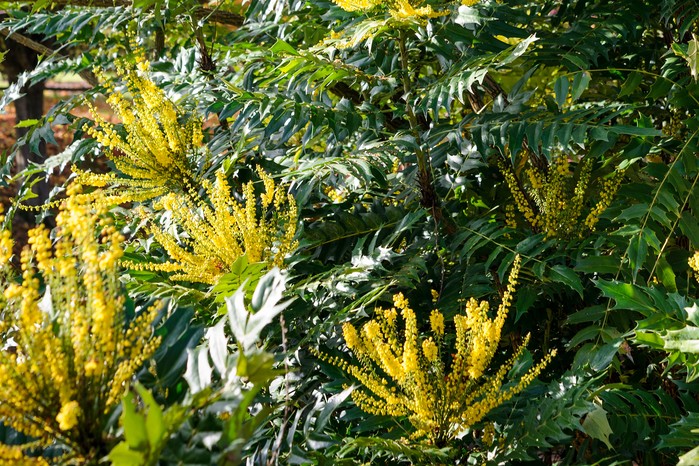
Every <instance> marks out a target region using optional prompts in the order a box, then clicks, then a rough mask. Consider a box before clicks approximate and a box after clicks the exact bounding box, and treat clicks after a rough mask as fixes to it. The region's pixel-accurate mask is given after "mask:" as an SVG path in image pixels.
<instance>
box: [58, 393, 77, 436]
mask: <svg viewBox="0 0 699 466" xmlns="http://www.w3.org/2000/svg"><path fill="white" fill-rule="evenodd" d="M78 417H80V405H79V404H78V402H77V401H75V400H73V401H69V402H68V403H66V404H64V405H63V406H62V407H61V410H60V411H59V412H58V415H56V421H58V428H59V429H61V430H70V429H72V428H73V427H75V426H76V425H78Z"/></svg>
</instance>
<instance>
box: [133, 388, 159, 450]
mask: <svg viewBox="0 0 699 466" xmlns="http://www.w3.org/2000/svg"><path fill="white" fill-rule="evenodd" d="M134 387H135V388H136V391H137V392H138V394H139V396H140V397H141V400H143V404H144V405H145V410H146V433H147V434H148V444H149V445H150V447H151V449H152V448H153V447H154V446H157V445H160V443H161V442H162V440H163V436H164V435H165V433H166V428H165V424H164V422H163V410H162V408H161V407H160V405H159V404H158V403H157V402H156V401H155V398H153V395H152V394H151V393H150V391H148V390H147V389H146V388H145V387H144V386H143V385H141V384H140V383H136V385H135V386H134Z"/></svg>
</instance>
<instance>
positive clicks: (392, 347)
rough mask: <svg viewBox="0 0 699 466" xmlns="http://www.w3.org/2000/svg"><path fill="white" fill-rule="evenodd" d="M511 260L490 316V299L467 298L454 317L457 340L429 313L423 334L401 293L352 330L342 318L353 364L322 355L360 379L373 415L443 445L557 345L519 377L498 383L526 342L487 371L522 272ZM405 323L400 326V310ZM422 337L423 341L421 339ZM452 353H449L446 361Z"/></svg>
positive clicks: (533, 372) (519, 386) (514, 389)
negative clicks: (393, 419) (399, 421)
mask: <svg viewBox="0 0 699 466" xmlns="http://www.w3.org/2000/svg"><path fill="white" fill-rule="evenodd" d="M519 266H520V259H519V257H518V258H517V259H516V260H515V263H514V265H513V268H512V271H511V273H510V278H509V284H508V288H507V291H506V292H505V293H504V296H503V300H502V303H501V305H500V307H499V308H498V311H497V314H496V315H495V317H494V318H493V319H491V318H489V317H488V303H487V302H485V301H482V302H480V303H479V302H477V301H476V300H475V299H471V300H469V301H468V304H467V305H466V312H465V314H462V315H457V316H456V317H455V318H454V325H455V330H456V338H455V347H453V348H448V347H447V342H448V341H451V339H449V338H445V334H444V331H445V329H444V316H443V315H442V314H441V313H440V312H439V311H437V310H433V311H432V313H431V315H430V327H431V333H432V334H431V335H430V336H429V337H426V338H422V339H421V338H420V337H419V335H418V330H417V320H416V315H415V312H414V311H413V310H412V309H411V308H410V304H409V303H408V301H407V300H406V299H405V297H404V296H403V295H402V294H397V295H396V296H394V307H393V308H391V309H388V310H386V309H377V310H376V317H375V318H374V319H372V320H371V321H369V322H367V323H366V324H364V326H363V327H362V328H361V330H357V329H356V328H355V327H354V326H353V325H352V324H350V323H345V324H344V325H343V328H342V331H343V336H344V339H345V342H346V344H347V347H348V348H349V349H350V350H352V352H353V353H354V355H355V357H356V358H357V361H358V364H350V363H348V362H346V361H344V360H342V359H340V358H327V357H326V359H328V360H329V361H330V362H331V363H333V364H335V365H337V366H339V367H341V368H342V369H343V370H345V371H346V372H348V373H349V374H351V375H352V376H353V377H354V378H356V379H357V380H358V381H359V383H360V384H361V385H362V386H361V388H359V389H357V390H355V391H354V392H353V393H352V396H353V399H354V401H355V403H356V404H357V406H359V407H360V408H361V409H363V410H364V411H366V412H369V413H372V414H377V415H388V416H407V417H408V419H409V420H410V422H411V424H412V425H413V426H414V427H415V429H416V432H415V434H414V436H413V437H414V438H420V437H426V438H427V439H428V440H429V441H431V442H432V443H434V444H437V445H440V446H441V445H444V444H446V442H448V441H449V440H450V439H452V438H454V437H455V436H456V435H458V434H459V433H460V432H463V431H464V430H465V429H467V428H469V427H471V426H472V425H474V424H475V423H477V422H479V421H480V420H481V419H483V418H484V417H485V415H486V414H487V413H488V412H489V411H491V410H492V409H493V408H495V407H496V406H498V405H500V404H502V403H504V402H505V401H507V400H508V399H510V398H512V396H514V395H515V394H516V393H518V392H520V391H521V390H523V389H524V388H525V387H526V386H527V385H528V384H529V383H530V382H531V381H532V380H533V379H534V378H535V377H536V376H537V375H538V374H539V373H540V372H541V370H542V369H543V368H544V367H545V366H546V365H547V364H548V363H549V361H550V360H551V358H552V357H553V356H554V355H555V353H556V352H555V350H554V351H552V352H551V353H549V354H547V355H546V356H545V357H544V359H543V360H542V361H541V362H539V363H538V364H537V365H535V366H534V367H532V368H531V369H530V370H529V371H528V372H527V373H526V374H525V375H524V376H523V377H522V378H521V379H520V380H519V381H518V382H517V383H515V384H514V385H511V386H510V387H508V388H505V389H503V381H504V379H505V375H506V374H507V372H508V371H509V370H510V369H511V368H512V366H513V365H514V363H515V361H516V360H517V359H518V358H519V357H520V356H521V355H522V353H523V351H524V348H525V347H526V344H527V342H528V337H527V338H525V341H524V344H523V345H521V346H520V348H519V349H518V351H517V352H516V353H515V354H514V355H513V356H512V357H511V358H510V359H509V361H507V362H506V363H505V364H503V365H502V366H500V368H498V369H497V371H495V372H494V373H490V374H488V373H489V372H492V371H488V368H489V366H490V363H491V361H492V359H493V357H494V355H495V351H496V349H497V347H498V344H499V342H500V337H501V331H502V326H503V324H504V322H505V318H506V317H507V314H508V310H509V308H510V305H511V301H512V294H513V293H514V289H515V286H516V280H517V275H518V273H519ZM398 313H400V315H401V317H402V318H403V322H404V325H403V326H402V328H399V325H398V322H397V318H396V317H397V314H398ZM420 340H421V341H420ZM448 355H451V361H445V359H447V358H448Z"/></svg>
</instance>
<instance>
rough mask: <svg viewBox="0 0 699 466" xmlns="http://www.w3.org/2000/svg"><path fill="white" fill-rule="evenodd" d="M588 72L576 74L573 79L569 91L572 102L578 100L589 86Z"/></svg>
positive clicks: (589, 77)
mask: <svg viewBox="0 0 699 466" xmlns="http://www.w3.org/2000/svg"><path fill="white" fill-rule="evenodd" d="M591 79H592V78H591V76H590V72H589V71H583V72H582V73H577V74H576V75H575V78H574V79H573V87H572V91H571V99H572V100H573V102H575V101H576V100H578V99H579V98H580V96H581V95H582V94H583V92H585V90H586V89H587V88H588V86H589V85H590V80H591Z"/></svg>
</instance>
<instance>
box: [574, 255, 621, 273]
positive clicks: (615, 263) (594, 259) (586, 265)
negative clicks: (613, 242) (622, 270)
mask: <svg viewBox="0 0 699 466" xmlns="http://www.w3.org/2000/svg"><path fill="white" fill-rule="evenodd" d="M619 262H620V261H619V258H618V257H614V256H591V257H583V258H582V259H579V260H578V261H577V262H576V264H575V268H574V270H576V271H578V272H585V273H597V274H601V273H616V272H617V271H618V270H619Z"/></svg>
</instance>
